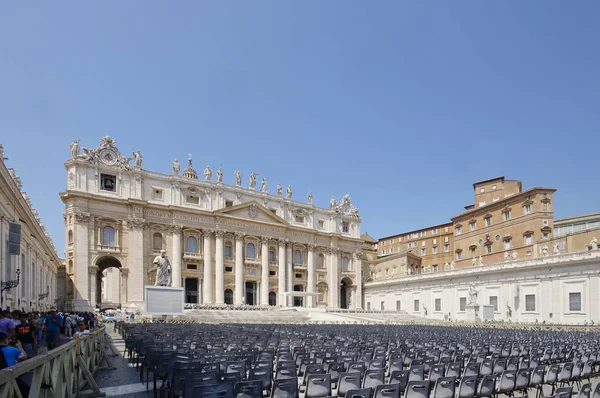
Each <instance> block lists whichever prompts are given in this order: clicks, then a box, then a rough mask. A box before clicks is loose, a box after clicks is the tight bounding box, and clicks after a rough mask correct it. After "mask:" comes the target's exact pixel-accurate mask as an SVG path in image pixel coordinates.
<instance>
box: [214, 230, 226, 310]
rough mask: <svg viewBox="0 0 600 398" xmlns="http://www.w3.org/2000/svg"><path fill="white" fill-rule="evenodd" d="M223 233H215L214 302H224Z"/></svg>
mask: <svg viewBox="0 0 600 398" xmlns="http://www.w3.org/2000/svg"><path fill="white" fill-rule="evenodd" d="M224 234H225V232H224V231H215V237H216V238H215V239H216V242H215V263H216V264H215V302H216V303H217V304H223V303H224V302H225V290H224V289H223V283H224V279H225V276H224V271H225V264H224V262H223V235H224Z"/></svg>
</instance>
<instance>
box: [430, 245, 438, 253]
mask: <svg viewBox="0 0 600 398" xmlns="http://www.w3.org/2000/svg"><path fill="white" fill-rule="evenodd" d="M431 253H432V254H437V246H433V247H432V248H431Z"/></svg>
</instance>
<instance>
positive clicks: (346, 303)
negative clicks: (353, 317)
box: [340, 277, 354, 309]
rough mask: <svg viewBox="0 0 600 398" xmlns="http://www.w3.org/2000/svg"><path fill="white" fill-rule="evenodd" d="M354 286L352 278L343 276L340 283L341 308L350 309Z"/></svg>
mask: <svg viewBox="0 0 600 398" xmlns="http://www.w3.org/2000/svg"><path fill="white" fill-rule="evenodd" d="M353 288H354V286H353V283H352V279H350V278H348V277H345V278H342V281H341V283H340V308H344V309H348V308H350V305H351V299H350V297H351V294H352V289H353Z"/></svg>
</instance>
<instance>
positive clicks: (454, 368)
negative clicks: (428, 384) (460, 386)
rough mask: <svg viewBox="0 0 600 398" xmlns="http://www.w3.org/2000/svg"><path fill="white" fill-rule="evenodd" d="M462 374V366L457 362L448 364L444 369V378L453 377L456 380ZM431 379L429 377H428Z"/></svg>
mask: <svg viewBox="0 0 600 398" xmlns="http://www.w3.org/2000/svg"><path fill="white" fill-rule="evenodd" d="M461 372H462V364H460V363H458V362H452V363H449V364H448V366H447V367H446V377H455V378H456V379H459V378H460V375H461ZM430 378H431V376H430Z"/></svg>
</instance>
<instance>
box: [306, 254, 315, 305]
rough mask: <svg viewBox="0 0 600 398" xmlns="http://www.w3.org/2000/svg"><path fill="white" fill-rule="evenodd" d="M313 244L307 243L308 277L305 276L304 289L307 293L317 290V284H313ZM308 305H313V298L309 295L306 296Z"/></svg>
mask: <svg viewBox="0 0 600 398" xmlns="http://www.w3.org/2000/svg"><path fill="white" fill-rule="evenodd" d="M314 250H315V245H308V265H307V268H308V277H307V278H306V279H307V280H306V283H307V286H306V291H307V292H308V293H315V292H316V290H317V286H316V284H315V252H314ZM307 303H308V307H314V306H315V298H314V297H312V296H309V297H308V298H307Z"/></svg>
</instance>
